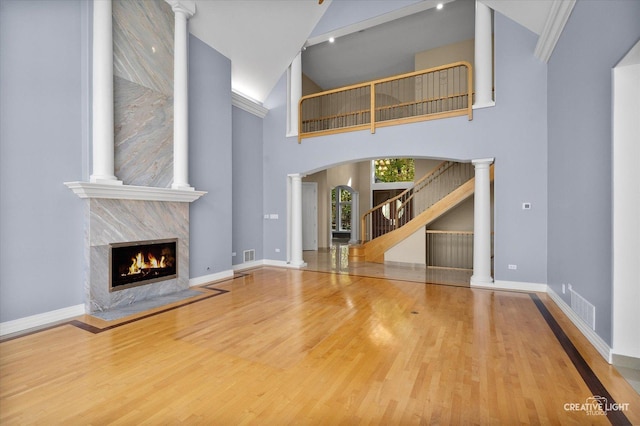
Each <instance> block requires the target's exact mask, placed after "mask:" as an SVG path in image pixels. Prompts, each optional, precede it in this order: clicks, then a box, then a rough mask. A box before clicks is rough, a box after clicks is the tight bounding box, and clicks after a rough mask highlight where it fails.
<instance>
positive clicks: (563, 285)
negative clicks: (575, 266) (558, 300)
mask: <svg viewBox="0 0 640 426" xmlns="http://www.w3.org/2000/svg"><path fill="white" fill-rule="evenodd" d="M566 292H567V286H566V285H565V284H564V283H562V294H565V293H566Z"/></svg>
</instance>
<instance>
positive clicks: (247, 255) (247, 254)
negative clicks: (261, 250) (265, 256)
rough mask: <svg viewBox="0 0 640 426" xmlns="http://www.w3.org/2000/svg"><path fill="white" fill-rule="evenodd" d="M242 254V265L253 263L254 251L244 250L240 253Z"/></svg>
mask: <svg viewBox="0 0 640 426" xmlns="http://www.w3.org/2000/svg"><path fill="white" fill-rule="evenodd" d="M242 254H243V262H244V263H247V262H253V261H254V260H256V251H255V250H254V249H251V250H245V251H243V252H242Z"/></svg>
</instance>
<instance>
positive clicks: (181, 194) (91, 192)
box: [64, 182, 206, 203]
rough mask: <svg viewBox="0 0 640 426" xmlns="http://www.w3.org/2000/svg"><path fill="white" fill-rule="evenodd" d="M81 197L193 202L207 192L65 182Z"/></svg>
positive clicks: (191, 189) (187, 189)
mask: <svg viewBox="0 0 640 426" xmlns="http://www.w3.org/2000/svg"><path fill="white" fill-rule="evenodd" d="M64 184H65V185H67V187H68V188H69V189H71V190H72V191H73V193H74V194H76V195H77V196H78V197H80V198H111V199H118V200H143V201H172V202H178V203H191V202H193V201H196V200H197V199H198V198H200V197H202V196H203V195H204V194H206V192H205V191H196V190H195V189H193V188H190V189H189V188H186V189H172V188H157V187H151V186H134V185H110V184H104V183H91V182H65V183H64Z"/></svg>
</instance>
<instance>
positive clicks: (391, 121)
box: [298, 61, 473, 140]
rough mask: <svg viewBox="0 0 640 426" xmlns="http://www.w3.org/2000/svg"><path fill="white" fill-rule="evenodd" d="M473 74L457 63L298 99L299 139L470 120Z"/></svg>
mask: <svg viewBox="0 0 640 426" xmlns="http://www.w3.org/2000/svg"><path fill="white" fill-rule="evenodd" d="M472 75H473V70H472V67H471V64H470V63H469V62H466V61H459V62H455V63H451V64H447V65H442V66H438V67H434V68H429V69H425V70H422V71H415V72H411V73H407V74H401V75H398V76H393V77H388V78H384V79H379V80H375V81H371V82H366V83H361V84H355V85H352V86H347V87H344V88H339V89H334V90H329V91H325V92H320V93H316V94H312V95H307V96H304V97H302V99H301V100H300V105H299V122H298V129H299V136H298V137H299V139H300V140H301V139H303V138H307V137H312V136H321V135H327V134H333V133H338V132H345V131H355V130H366V129H370V131H371V133H375V129H376V128H377V127H384V126H391V125H397V124H405V123H411V122H416V121H423V120H433V119H438V118H447V117H456V116H460V115H467V116H468V117H469V120H471V119H472V118H473V110H472V104H473V79H472Z"/></svg>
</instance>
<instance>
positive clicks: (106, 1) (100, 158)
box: [90, 0, 122, 185]
mask: <svg viewBox="0 0 640 426" xmlns="http://www.w3.org/2000/svg"><path fill="white" fill-rule="evenodd" d="M112 26H113V25H112V16H111V0H96V1H94V3H93V93H92V95H93V136H92V150H93V160H92V163H93V164H92V170H91V177H90V181H91V182H93V183H108V184H114V185H121V184H122V181H119V180H118V178H116V176H115V174H114V147H113V35H112V34H113V33H112Z"/></svg>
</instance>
